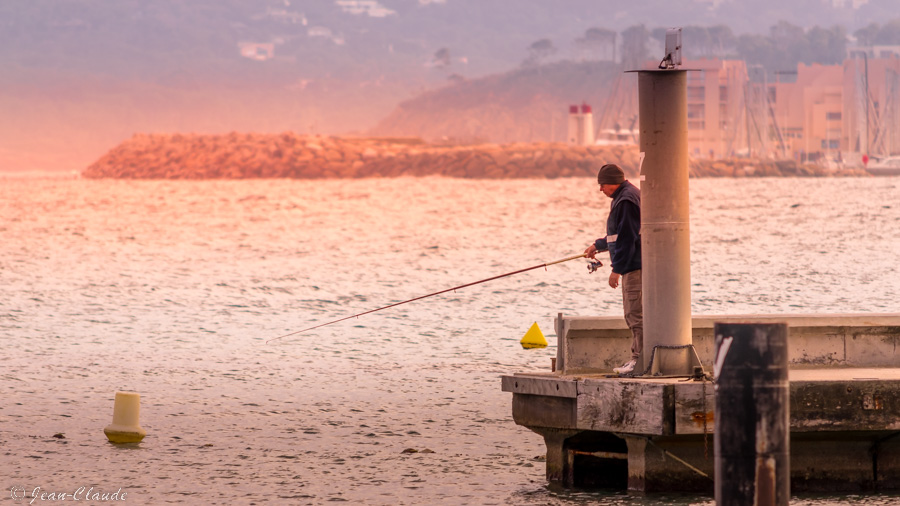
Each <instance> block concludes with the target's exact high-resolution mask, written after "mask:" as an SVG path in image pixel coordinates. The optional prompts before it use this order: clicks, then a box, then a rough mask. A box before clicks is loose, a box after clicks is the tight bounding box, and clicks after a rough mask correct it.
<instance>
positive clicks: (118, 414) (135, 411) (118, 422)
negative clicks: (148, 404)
mask: <svg viewBox="0 0 900 506" xmlns="http://www.w3.org/2000/svg"><path fill="white" fill-rule="evenodd" d="M140 418H141V395H140V394H139V393H137V392H116V403H115V405H114V406H113V421H112V424H110V425H107V426H106V428H105V429H103V433H104V434H106V437H107V438H108V439H109V441H110V442H111V443H140V442H141V440H142V439H144V436H146V435H147V431H145V430H144V429H142V428H141V426H140V423H139V421H140Z"/></svg>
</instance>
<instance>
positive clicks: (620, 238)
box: [594, 181, 641, 274]
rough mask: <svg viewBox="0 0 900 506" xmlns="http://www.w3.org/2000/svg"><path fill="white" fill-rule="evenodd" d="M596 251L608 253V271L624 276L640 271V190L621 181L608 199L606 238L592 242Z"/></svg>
mask: <svg viewBox="0 0 900 506" xmlns="http://www.w3.org/2000/svg"><path fill="white" fill-rule="evenodd" d="M594 246H595V247H596V248H597V251H606V250H609V258H610V260H611V261H612V270H613V272H615V273H617V274H627V273H629V272H631V271H636V270H638V269H640V268H641V190H639V189H637V187H636V186H634V185H633V184H631V183H629V182H628V181H625V182H624V183H622V184H621V185H619V189H617V190H616V191H615V193H613V195H612V203H611V204H610V205H609V218H607V219H606V237H602V238H600V239H597V240H596V241H594Z"/></svg>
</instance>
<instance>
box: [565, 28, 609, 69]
mask: <svg viewBox="0 0 900 506" xmlns="http://www.w3.org/2000/svg"><path fill="white" fill-rule="evenodd" d="M617 36H618V34H617V33H616V32H615V31H613V30H608V29H606V28H596V27H594V28H588V29H587V30H586V31H585V32H584V37H578V38H576V39H575V46H576V47H577V48H578V49H579V50H580V52H581V53H582V59H585V60H600V61H616V37H617ZM584 55H588V56H587V57H585V56H584ZM604 56H606V58H604Z"/></svg>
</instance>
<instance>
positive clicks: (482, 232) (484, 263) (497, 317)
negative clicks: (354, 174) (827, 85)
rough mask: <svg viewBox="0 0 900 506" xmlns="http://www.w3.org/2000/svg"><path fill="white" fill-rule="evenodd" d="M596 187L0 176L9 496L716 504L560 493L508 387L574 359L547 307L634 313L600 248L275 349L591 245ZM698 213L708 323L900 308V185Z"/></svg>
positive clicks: (0, 441)
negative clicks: (592, 260) (507, 381)
mask: <svg viewBox="0 0 900 506" xmlns="http://www.w3.org/2000/svg"><path fill="white" fill-rule="evenodd" d="M595 188H596V184H595V183H593V182H592V181H591V180H590V179H566V180H551V181H545V180H534V181H532V180H524V181H471V180H455V179H444V178H423V179H407V178H403V179H390V180H353V181H282V180H262V181H211V182H184V181H158V182H152V181H151V182H147V181H142V182H136V181H87V180H77V179H63V178H55V179H46V178H45V179H41V178H34V177H28V178H12V179H10V178H7V179H0V237H2V238H3V240H2V241H0V286H2V295H3V296H2V297H0V339H2V342H3V343H4V345H5V349H6V350H7V351H6V353H5V354H4V357H3V359H2V362H0V363H2V366H0V486H2V487H4V488H3V494H6V492H5V491H6V490H12V488H13V487H24V488H25V489H27V490H28V491H29V492H28V493H29V494H30V491H31V490H33V489H34V488H35V487H41V489H42V490H43V491H53V492H58V493H73V492H75V491H76V489H78V487H82V486H84V487H91V486H93V487H94V488H95V490H97V489H102V490H103V491H108V492H115V491H116V490H118V489H121V490H122V492H125V493H127V502H129V503H133V504H159V503H163V502H174V503H177V502H184V503H242V504H250V503H261V502H266V501H273V502H274V501H278V502H290V503H295V504H307V503H308V504H321V503H325V502H330V501H348V502H351V503H364V504H436V503H443V504H535V505H537V504H554V505H569V504H593V503H601V504H622V505H640V506H646V505H652V504H668V503H673V502H675V503H680V504H705V505H708V504H711V503H712V500H711V498H709V497H704V496H653V497H649V498H639V497H629V496H627V495H624V494H612V493H608V492H607V493H600V492H593V493H588V492H566V491H557V490H551V489H549V488H548V487H547V486H546V482H545V479H544V467H543V466H544V464H543V462H542V461H540V460H539V457H540V456H542V455H543V453H544V446H543V442H542V439H541V438H540V437H539V436H538V435H536V434H534V433H532V432H530V431H529V430H527V429H524V428H521V427H519V426H517V425H515V423H513V421H512V419H511V415H510V411H511V408H510V403H511V396H510V394H508V393H504V392H501V391H500V380H499V376H500V375H501V374H509V373H512V372H516V371H522V370H535V369H541V370H547V369H548V368H549V364H550V357H552V356H555V354H556V349H555V347H554V346H551V347H549V348H546V349H542V350H527V351H526V350H523V349H522V348H521V347H520V346H519V344H518V341H519V339H520V338H521V337H522V334H524V332H525V331H526V330H527V329H528V327H529V326H530V325H531V324H532V323H533V322H537V323H538V324H539V325H540V326H541V328H542V329H543V331H544V333H545V334H547V335H548V338H549V340H550V341H551V343H553V344H555V338H554V336H553V334H552V330H553V325H552V320H553V317H554V316H555V315H556V313H558V312H563V313H567V314H579V315H619V314H620V313H621V305H620V299H619V293H618V292H617V291H613V290H612V289H610V288H609V287H608V286H606V277H607V274H608V272H609V271H608V270H607V269H608V267H604V270H603V271H601V272H598V273H595V274H592V275H589V274H588V273H587V270H586V268H585V262H584V261H582V260H576V261H572V262H568V263H565V264H560V265H555V266H551V267H549V268H548V269H546V270H544V269H538V270H534V271H531V272H528V273H525V274H520V275H518V276H514V277H509V278H504V279H501V280H497V281H492V282H490V283H486V284H482V285H478V286H474V287H471V288H467V289H464V290H460V291H458V292H456V293H448V294H446V295H442V296H437V297H432V298H429V299H425V300H422V301H418V302H414V303H411V304H406V305H403V306H399V307H397V308H392V309H389V310H386V311H382V312H378V313H374V314H370V315H366V316H363V317H361V318H359V319H353V320H348V321H345V322H342V323H338V324H335V325H331V326H328V327H324V328H321V329H317V330H315V331H312V332H308V333H305V334H300V335H297V336H292V337H289V338H285V339H281V340H278V341H275V342H273V343H271V344H268V345H266V344H265V341H266V340H267V339H271V338H273V337H277V336H279V335H282V334H285V333H288V332H292V331H294V330H298V329H301V328H304V327H309V326H312V325H316V324H318V323H323V322H327V321H330V320H334V319H337V318H342V317H344V316H348V315H350V314H353V313H357V312H362V311H367V310H370V309H373V308H376V307H380V306H383V305H386V304H391V303H394V302H398V301H400V300H404V299H408V298H412V297H416V296H419V295H423V294H426V293H430V292H433V291H437V290H442V289H445V288H449V287H452V286H455V285H459V284H463V283H467V282H470V281H475V280H478V279H482V278H487V277H490V276H494V275H496V274H500V273H504V272H509V271H513V270H517V269H520V268H524V267H530V266H532V265H536V264H541V263H544V262H546V261H551V260H555V259H558V258H563V257H566V256H569V255H571V254H574V253H578V252H581V251H583V250H584V248H585V247H586V245H587V244H588V243H589V242H590V241H591V240H593V239H594V238H595V237H596V236H597V235H598V234H600V233H601V230H602V228H603V225H602V224H603V223H604V222H605V217H606V211H607V209H608V203H609V201H608V200H607V199H606V198H605V197H603V196H602V195H601V194H600V193H599V192H597V190H596V189H595ZM691 210H692V223H691V228H692V230H691V236H692V277H693V283H694V286H693V310H694V312H695V313H698V314H735V313H835V312H836V313H857V312H878V313H884V312H894V313H896V312H900V275H898V274H897V272H896V270H895V269H896V252H897V251H900V178H867V179H814V180H813V179H741V180H729V179H705V180H692V182H691ZM606 263H608V262H606ZM116 390H135V391H137V392H140V393H141V395H142V413H141V425H142V426H143V427H144V428H145V429H146V430H147V432H148V436H147V437H146V439H145V440H144V441H143V442H142V443H141V444H140V445H136V446H133V447H117V446H114V445H112V444H109V443H107V442H106V438H105V436H104V434H103V428H104V427H105V426H106V425H108V424H109V423H110V422H111V420H112V407H113V397H114V394H115V391H116ZM57 433H62V434H64V435H65V438H64V439H59V438H54V437H53V435H54V434H57ZM406 449H415V450H418V452H417V453H403V451H404V450H406ZM425 450H428V451H425ZM6 497H9V496H6ZM6 500H7V501H10V502H12V501H11V499H6ZM28 500H30V498H28V499H26V502H27V501H28ZM897 501H900V496H885V495H879V496H851V497H834V496H829V497H822V498H816V497H803V498H795V500H794V501H793V503H794V504H816V505H826V504H827V505H833V504H844V503H866V504H883V505H887V504H893V503H895V502H897ZM39 502H40V501H35V504H37V503H39Z"/></svg>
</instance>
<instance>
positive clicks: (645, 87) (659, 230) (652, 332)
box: [638, 69, 692, 374]
mask: <svg viewBox="0 0 900 506" xmlns="http://www.w3.org/2000/svg"><path fill="white" fill-rule="evenodd" d="M638 93H639V105H640V131H641V144H640V146H641V152H642V153H643V154H644V160H643V164H642V166H641V256H642V259H641V264H642V271H643V272H642V277H643V306H644V349H643V353H642V358H643V361H644V367H647V365H648V364H647V362H648V360H649V358H650V354H651V353H652V352H653V349H654V347H655V346H685V345H690V344H692V338H691V249H690V228H689V225H690V210H689V207H688V202H689V198H688V129H687V71H686V70H679V69H674V70H672V69H670V70H642V71H638ZM681 355H682V357H680V358H676V359H675V360H674V361H671V360H669V361H667V364H668V367H670V370H668V371H662V372H663V374H690V373H691V371H690V366H691V362H690V356H689V354H688V352H687V351H685V352H684V353H682V354H681Z"/></svg>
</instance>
